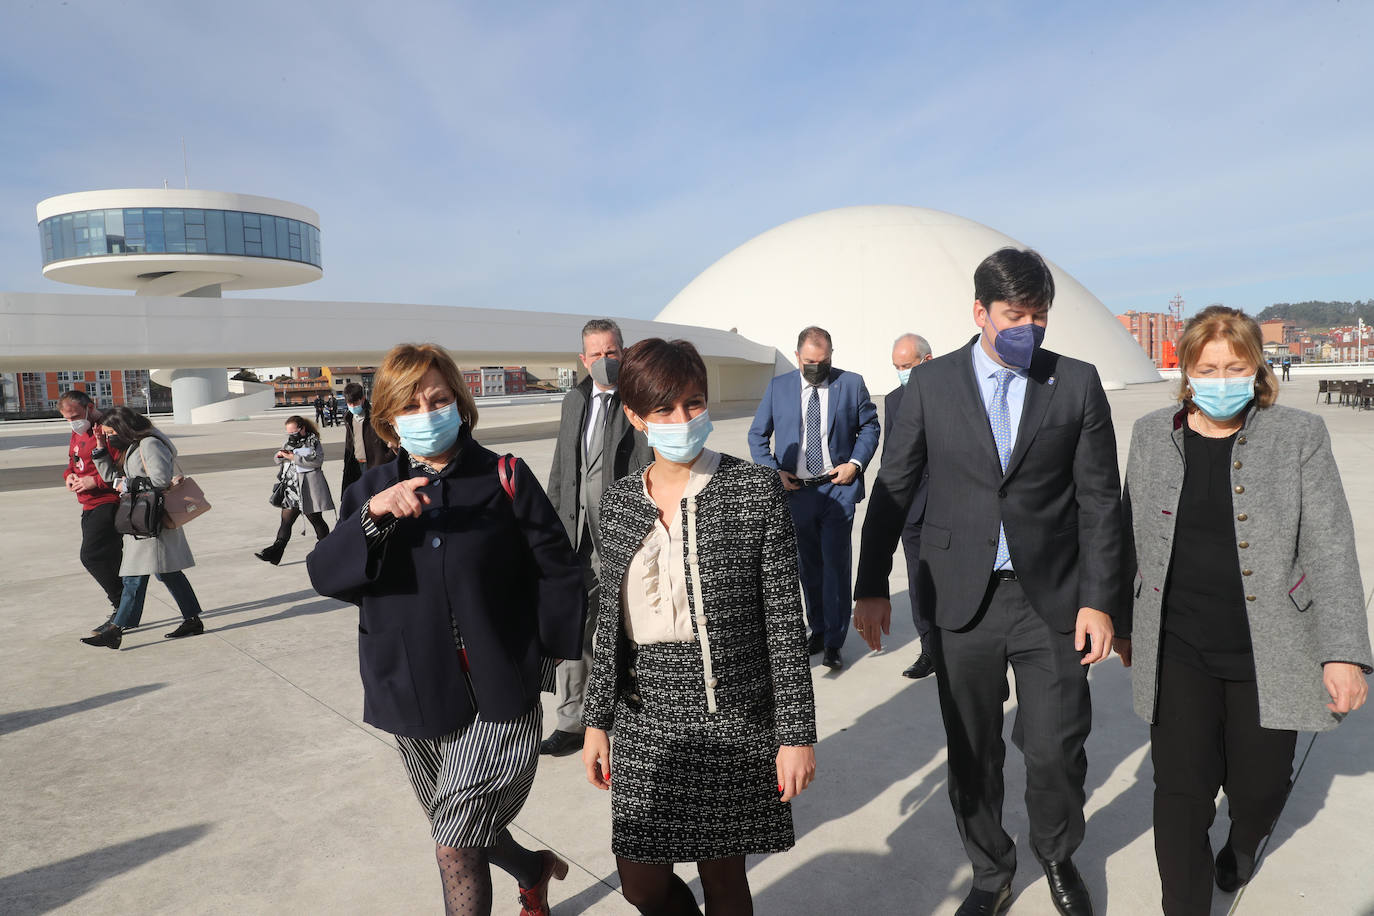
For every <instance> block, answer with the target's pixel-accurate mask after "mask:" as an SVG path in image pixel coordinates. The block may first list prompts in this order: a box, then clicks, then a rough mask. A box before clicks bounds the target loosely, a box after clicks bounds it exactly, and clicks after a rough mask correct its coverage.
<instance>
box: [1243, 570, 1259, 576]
mask: <svg viewBox="0 0 1374 916" xmlns="http://www.w3.org/2000/svg"><path fill="white" fill-rule="evenodd" d="M1240 574H1241V575H1242V576H1253V575H1254V574H1255V571H1254V570H1253V569H1242V570H1241V571H1240Z"/></svg>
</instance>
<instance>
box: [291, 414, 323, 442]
mask: <svg viewBox="0 0 1374 916" xmlns="http://www.w3.org/2000/svg"><path fill="white" fill-rule="evenodd" d="M286 423H295V424H296V429H303V430H305V431H307V432H309V433H310V435H312V436H314V437H315V438H316V439H318V438H320V430H319V427H317V426H316V425H315V424H314V423H311V422H310V421H309V420H307V419H306V418H305V417H301V416H297V415H296V414H292V415H291V416H289V417H287V418H286ZM286 423H283V424H282V426H285V425H286Z"/></svg>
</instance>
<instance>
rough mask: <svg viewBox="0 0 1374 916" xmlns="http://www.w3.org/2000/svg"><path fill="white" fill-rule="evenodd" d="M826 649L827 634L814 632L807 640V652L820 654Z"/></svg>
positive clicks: (808, 653)
mask: <svg viewBox="0 0 1374 916" xmlns="http://www.w3.org/2000/svg"><path fill="white" fill-rule="evenodd" d="M823 651H825V634H824V633H812V634H811V638H810V639H808V640H807V641H806V654H807V655H819V654H820V653H821V652H823Z"/></svg>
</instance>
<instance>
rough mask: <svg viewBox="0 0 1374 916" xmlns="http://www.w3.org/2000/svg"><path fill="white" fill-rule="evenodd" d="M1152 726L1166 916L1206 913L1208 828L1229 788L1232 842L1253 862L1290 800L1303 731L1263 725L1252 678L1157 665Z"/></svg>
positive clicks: (1209, 882) (1209, 858) (1209, 864)
mask: <svg viewBox="0 0 1374 916" xmlns="http://www.w3.org/2000/svg"><path fill="white" fill-rule="evenodd" d="M1155 719H1156V724H1155V725H1152V726H1150V755H1151V757H1152V758H1153V760H1154V767H1155V804H1154V808H1155V810H1154V821H1155V825H1154V826H1155V831H1154V832H1155V860H1156V862H1158V864H1159V880H1160V884H1161V885H1162V886H1163V890H1164V901H1163V903H1164V912H1165V913H1167V914H1170V916H1174V914H1193V913H1202V914H1206V913H1208V912H1210V910H1211V905H1212V882H1213V880H1214V877H1213V857H1212V847H1211V844H1210V842H1209V840H1208V837H1207V830H1208V828H1210V827H1211V826H1212V820H1213V818H1215V817H1216V804H1215V802H1216V797H1217V790H1218V789H1219V788H1221V787H1223V786H1225V788H1226V798H1227V801H1228V802H1229V803H1230V812H1231V840H1230V842H1231V845H1232V848H1234V849H1235V850H1236V852H1237V853H1238V854H1239V855H1241V856H1242V857H1246V858H1251V857H1253V856H1254V854H1255V851H1256V850H1257V849H1259V844H1260V841H1261V840H1263V839H1264V837H1265V836H1266V835H1267V834H1268V833H1269V831H1270V829H1271V828H1272V827H1273V826H1274V821H1275V820H1277V819H1278V816H1279V812H1281V811H1282V810H1283V803H1284V800H1285V799H1286V798H1287V797H1288V782H1289V777H1290V776H1291V775H1292V770H1293V750H1294V748H1295V747H1296V745H1297V740H1298V733H1297V732H1295V731H1280V730H1277V729H1270V728H1262V727H1261V726H1260V724H1259V694H1258V692H1257V691H1256V689H1255V682H1254V681H1224V680H1222V679H1221V678H1216V677H1212V676H1211V675H1209V674H1207V673H1206V672H1205V671H1202V670H1200V669H1197V668H1194V667H1190V666H1189V665H1185V664H1182V663H1180V662H1177V661H1174V660H1172V659H1170V658H1161V659H1160V668H1159V701H1158V707H1157V709H1156V712H1155Z"/></svg>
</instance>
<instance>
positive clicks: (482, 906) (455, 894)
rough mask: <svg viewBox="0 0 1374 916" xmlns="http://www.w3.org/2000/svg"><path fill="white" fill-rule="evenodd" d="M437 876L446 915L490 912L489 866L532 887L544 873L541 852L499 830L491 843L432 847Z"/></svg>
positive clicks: (479, 915)
mask: <svg viewBox="0 0 1374 916" xmlns="http://www.w3.org/2000/svg"><path fill="white" fill-rule="evenodd" d="M434 858H435V859H436V860H437V861H438V863H439V880H440V881H442V882H443V886H444V913H445V914H446V916H488V914H490V913H491V866H492V865H495V866H496V867H497V868H499V869H501V870H502V871H505V872H508V873H509V874H510V875H511V877H513V878H514V879H515V881H516V883H517V884H519V885H520V886H521V887H533V886H534V885H536V884H538V883H539V879H540V878H541V877H543V874H544V855H543V853H540V852H535V851H534V850H530V849H526V848H525V847H523V846H521V845H520V844H519V843H517V842H515V838H514V837H512V836H511V835H510V831H509V830H502V831H501V834H500V836H498V837H497V838H496V844H495V845H494V846H488V847H487V848H485V849H476V848H470V847H469V848H463V849H456V848H454V847H452V846H440V845H435V847H434Z"/></svg>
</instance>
